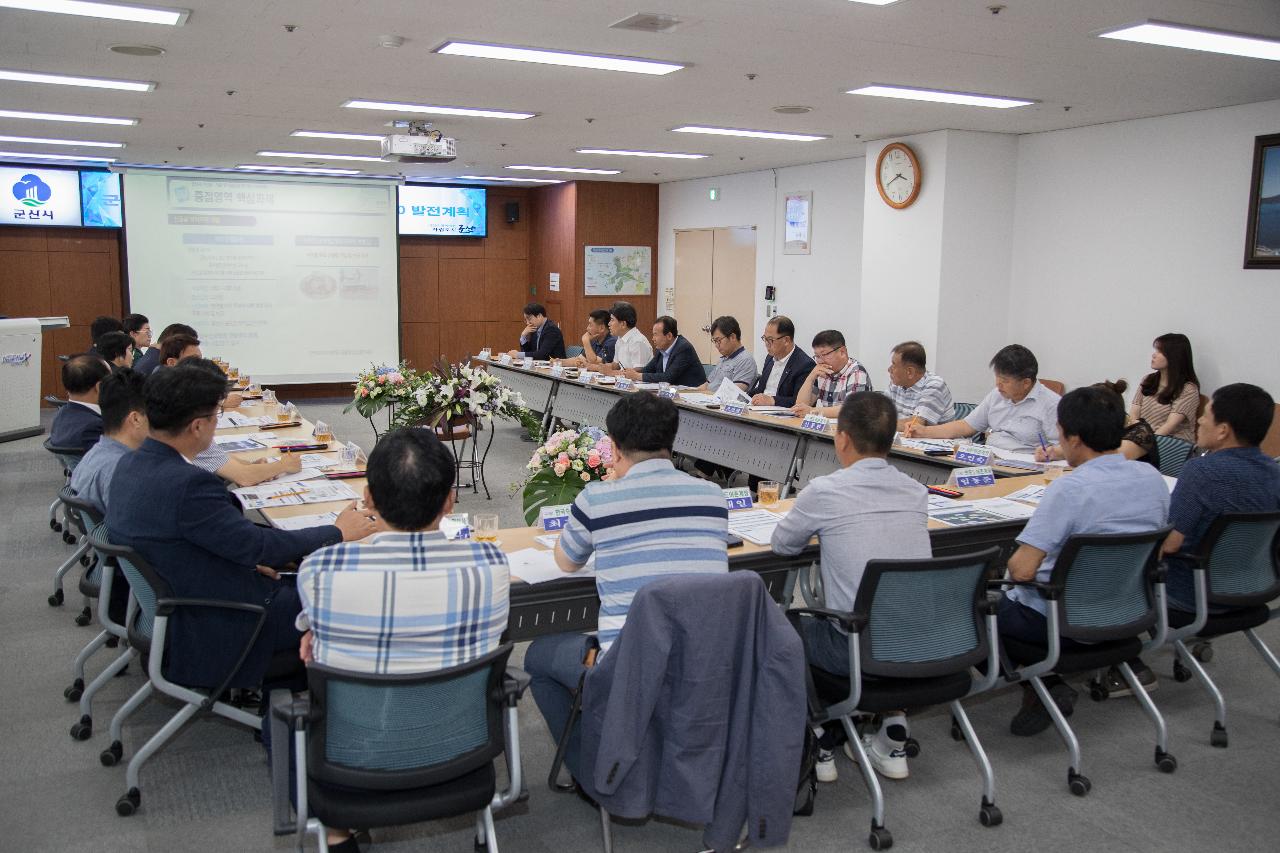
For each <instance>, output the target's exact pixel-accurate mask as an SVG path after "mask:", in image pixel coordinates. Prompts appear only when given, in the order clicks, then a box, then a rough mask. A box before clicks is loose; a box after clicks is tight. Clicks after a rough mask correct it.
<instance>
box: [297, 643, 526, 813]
mask: <svg viewBox="0 0 1280 853" xmlns="http://www.w3.org/2000/svg"><path fill="white" fill-rule="evenodd" d="M511 649H512V644H510V643H507V644H505V645H503V646H500V647H499V648H498V649H496V650H495V651H493V652H491V653H489V654H487V655H485V656H484V657H481V658H477V659H476V660H474V661H471V662H469V663H466V664H462V665H461V666H455V667H451V668H449V669H444V670H439V671H437V672H431V673H425V674H423V673H413V674H407V675H372V674H362V673H353V672H347V671H344V670H337V669H330V668H328V667H324V666H320V665H318V664H312V665H310V666H309V667H308V668H307V676H308V681H309V682H310V687H311V707H312V710H313V712H318V714H317V716H318V717H319V720H318V721H317V722H315V723H314V724H313V725H312V727H311V728H310V734H309V737H308V738H307V775H308V777H309V778H310V779H312V780H314V781H316V782H320V783H323V784H332V785H341V786H344V787H347V788H355V789H362V790H375V791H377V790H381V791H392V790H405V789H412V788H425V787H429V786H432V785H438V784H443V783H446V782H449V781H451V780H454V779H457V778H458V777H460V776H463V775H465V774H467V773H470V772H472V771H474V770H477V769H479V768H481V767H483V766H485V765H487V764H490V763H491V762H492V761H493V760H494V758H496V757H497V756H498V755H500V754H501V753H502V751H503V729H502V709H503V704H502V698H503V690H502V678H503V673H504V672H505V671H506V667H507V658H508V657H509V656H510V654H511Z"/></svg>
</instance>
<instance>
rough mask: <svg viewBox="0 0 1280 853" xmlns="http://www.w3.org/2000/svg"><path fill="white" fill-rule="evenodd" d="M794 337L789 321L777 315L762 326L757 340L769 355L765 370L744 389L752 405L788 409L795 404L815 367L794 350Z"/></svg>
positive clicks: (789, 319) (793, 328)
mask: <svg viewBox="0 0 1280 853" xmlns="http://www.w3.org/2000/svg"><path fill="white" fill-rule="evenodd" d="M795 334H796V327H795V324H794V323H792V322H791V318H790V317H784V316H781V315H779V316H777V317H774V318H773V319H772V320H770V321H769V322H768V323H766V324H765V327H764V334H763V335H761V336H760V340H762V341H764V348H765V350H766V351H767V352H768V353H769V354H768V355H767V356H765V359H764V369H762V370H761V371H760V375H759V376H757V377H756V381H755V382H752V383H751V387H750V388H748V389H747V393H748V394H750V395H751V403H752V405H755V406H783V407H786V408H790V407H791V406H794V405H795V404H796V397H797V396H798V395H799V393H800V391H801V390H803V388H804V386H805V382H806V380H807V379H808V378H809V374H810V373H811V372H812V371H813V367H814V363H813V359H811V358H809V356H807V355H805V353H804V350H802V349H800V348H799V347H797V346H796V343H795Z"/></svg>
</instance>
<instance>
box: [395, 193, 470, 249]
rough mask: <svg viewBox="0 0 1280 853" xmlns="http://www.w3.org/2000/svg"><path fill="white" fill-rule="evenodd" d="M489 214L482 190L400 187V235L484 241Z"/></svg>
mask: <svg viewBox="0 0 1280 853" xmlns="http://www.w3.org/2000/svg"><path fill="white" fill-rule="evenodd" d="M486 219H487V210H486V206H485V191H484V189H483V188H482V187H430V186H422V185H419V184H404V185H403V186H401V187H400V198H399V221H400V233H401V234H425V235H428V236H432V237H483V236H484V235H485V225H486Z"/></svg>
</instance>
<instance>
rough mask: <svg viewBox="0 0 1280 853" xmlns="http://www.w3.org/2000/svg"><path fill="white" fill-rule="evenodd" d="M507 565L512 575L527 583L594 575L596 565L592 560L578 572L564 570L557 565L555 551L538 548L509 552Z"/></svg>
mask: <svg viewBox="0 0 1280 853" xmlns="http://www.w3.org/2000/svg"><path fill="white" fill-rule="evenodd" d="M507 565H508V566H510V567H511V577H512V578H519V579H520V580H522V581H524V582H525V583H535V584H536V583H546V582H547V581H554V580H560V579H562V578H584V577H594V576H595V567H594V565H593V563H592V562H588V563H587V565H585V566H583V567H582V568H580V569H578V570H577V571H576V572H563V571H561V570H560V567H559V566H558V565H556V555H555V552H554V551H539V550H538V549H537V548H522V549H521V550H519V551H513V552H511V553H510V554H507Z"/></svg>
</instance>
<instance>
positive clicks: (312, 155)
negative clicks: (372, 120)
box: [258, 151, 386, 163]
mask: <svg viewBox="0 0 1280 853" xmlns="http://www.w3.org/2000/svg"><path fill="white" fill-rule="evenodd" d="M258 156H259V157H296V158H297V159H299V160H358V161H360V162H363V163H384V162H386V161H385V160H383V159H382V158H381V157H364V156H361V155H359V154H321V153H319V152H317V151H311V152H307V151H259V152H258Z"/></svg>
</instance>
